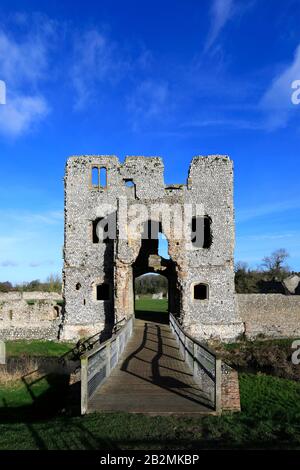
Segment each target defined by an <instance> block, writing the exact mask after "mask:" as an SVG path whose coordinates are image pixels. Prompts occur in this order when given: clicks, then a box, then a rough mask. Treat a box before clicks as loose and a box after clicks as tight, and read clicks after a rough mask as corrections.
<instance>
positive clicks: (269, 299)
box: [236, 294, 300, 339]
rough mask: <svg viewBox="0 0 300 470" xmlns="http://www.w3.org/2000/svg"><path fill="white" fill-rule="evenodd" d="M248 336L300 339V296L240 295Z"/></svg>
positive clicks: (238, 299) (238, 296) (238, 303)
mask: <svg viewBox="0 0 300 470" xmlns="http://www.w3.org/2000/svg"><path fill="white" fill-rule="evenodd" d="M236 298H237V307H238V309H239V314H240V317H241V318H242V321H243V322H244V328H245V336H246V338H247V339H254V338H256V337H257V336H266V337H270V338H293V337H300V296H292V295H282V294H236Z"/></svg>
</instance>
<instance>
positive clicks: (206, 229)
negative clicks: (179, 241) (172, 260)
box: [191, 215, 212, 248]
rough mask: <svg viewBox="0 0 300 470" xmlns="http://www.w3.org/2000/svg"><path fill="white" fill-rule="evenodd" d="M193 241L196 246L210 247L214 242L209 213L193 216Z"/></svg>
mask: <svg viewBox="0 0 300 470" xmlns="http://www.w3.org/2000/svg"><path fill="white" fill-rule="evenodd" d="M191 241H192V244H193V246H194V247H195V248H210V246H211V244H212V235H211V218H210V217H209V216H208V215H205V216H202V217H193V218H192V234H191Z"/></svg>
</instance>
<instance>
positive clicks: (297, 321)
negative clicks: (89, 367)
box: [0, 292, 300, 340]
mask: <svg viewBox="0 0 300 470" xmlns="http://www.w3.org/2000/svg"><path fill="white" fill-rule="evenodd" d="M235 298H236V305H237V308H238V311H239V315H240V318H241V320H242V322H243V335H244V337H245V338H246V339H248V340H253V339H255V338H257V337H262V338H263V337H266V338H300V296H287V295H282V294H235ZM61 304H62V297H61V296H60V295H59V294H55V293H45V292H23V293H21V292H9V293H7V294H0V339H2V340H3V339H48V340H49V339H50V340H56V339H58V338H59V337H60V331H61V329H62V325H63V315H62V307H61ZM99 331H100V330H99ZM208 339H210V338H208Z"/></svg>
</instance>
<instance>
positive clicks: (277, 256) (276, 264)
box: [262, 248, 289, 280]
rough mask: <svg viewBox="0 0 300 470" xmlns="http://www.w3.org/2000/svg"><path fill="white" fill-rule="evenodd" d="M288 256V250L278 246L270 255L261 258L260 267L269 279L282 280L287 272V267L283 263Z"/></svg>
mask: <svg viewBox="0 0 300 470" xmlns="http://www.w3.org/2000/svg"><path fill="white" fill-rule="evenodd" d="M288 257H289V254H288V252H287V251H286V250H285V249H284V248H279V250H276V251H273V253H272V254H271V255H270V256H265V257H264V258H263V262H262V268H263V270H264V271H265V272H267V273H268V275H269V276H270V278H271V279H274V278H275V279H278V280H282V279H283V278H284V277H285V276H286V275H287V274H288V272H289V267H288V265H287V264H285V261H286V259H287V258H288Z"/></svg>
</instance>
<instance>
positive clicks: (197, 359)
mask: <svg viewBox="0 0 300 470" xmlns="http://www.w3.org/2000/svg"><path fill="white" fill-rule="evenodd" d="M220 382H221V361H220V360H219V359H217V357H216V355H215V353H214V352H213V351H211V350H209V349H208V348H207V347H206V346H205V345H203V344H201V343H200V342H198V341H197V340H195V339H194V338H192V337H191V336H189V335H188V334H187V333H185V331H184V330H183V328H182V327H181V325H180V324H179V323H178V321H177V320H176V319H175V317H174V316H173V315H172V314H170V315H169V323H168V324H166V323H162V322H159V321H156V320H155V319H153V320H151V316H150V315H149V316H148V318H147V317H146V318H139V319H135V318H133V317H131V318H129V319H128V320H126V322H125V323H124V325H123V326H122V327H121V328H120V329H119V330H118V331H117V332H115V333H114V334H113V336H112V337H111V338H110V339H109V340H108V341H106V342H105V343H103V344H100V345H98V346H96V347H94V348H93V349H92V350H91V351H88V352H86V353H84V354H83V356H82V357H81V412H82V414H85V413H91V412H116V411H124V412H129V413H144V414H150V415H166V414H175V415H197V414H210V413H219V412H220V400H221V397H220V394H221V383H220Z"/></svg>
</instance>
